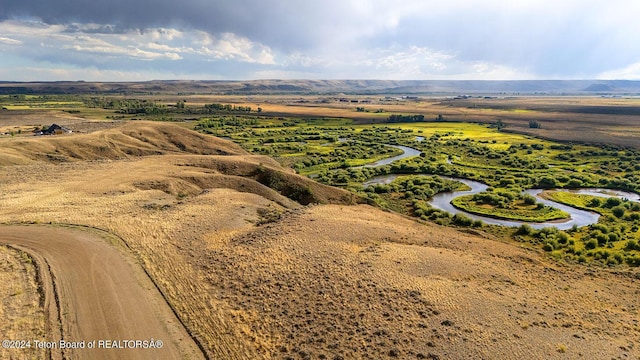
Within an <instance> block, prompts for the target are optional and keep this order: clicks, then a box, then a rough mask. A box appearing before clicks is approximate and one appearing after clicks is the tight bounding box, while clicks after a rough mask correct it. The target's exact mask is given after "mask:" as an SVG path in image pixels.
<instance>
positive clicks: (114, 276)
mask: <svg viewBox="0 0 640 360" xmlns="http://www.w3.org/2000/svg"><path fill="white" fill-rule="evenodd" d="M0 243H2V244H7V245H10V246H14V247H17V248H19V249H21V250H23V251H25V252H27V253H29V254H30V255H31V256H32V258H33V259H34V260H35V262H36V264H37V268H38V276H39V281H40V289H41V291H42V293H43V295H44V301H43V302H42V304H43V309H44V310H45V314H46V316H47V318H48V321H47V337H46V338H45V339H31V340H41V341H43V340H44V341H52V342H54V343H56V345H59V344H60V340H64V341H67V342H82V341H84V342H85V346H86V345H87V344H88V343H89V342H91V341H94V340H95V341H96V348H95V349H88V348H85V349H60V347H59V346H58V348H54V349H52V350H51V352H50V354H49V355H50V357H51V358H53V359H60V358H72V359H77V358H78V359H149V358H158V359H181V358H182V359H202V358H203V355H202V352H201V351H200V349H198V346H197V345H196V344H195V342H194V341H193V339H192V338H191V337H189V335H188V333H187V332H186V330H185V329H184V327H183V326H182V325H181V324H180V322H179V321H178V319H177V318H176V317H175V314H174V313H173V312H172V310H171V309H170V308H169V306H168V304H167V303H166V302H165V301H164V299H163V298H162V296H161V294H160V293H159V292H158V290H157V289H156V287H155V286H154V285H153V283H152V282H151V280H150V279H149V278H148V277H147V276H146V274H145V273H144V271H143V270H142V269H141V268H140V266H139V265H137V264H135V262H134V261H133V260H132V259H131V258H130V257H128V256H126V254H125V253H124V252H123V251H120V250H119V249H118V248H117V247H116V246H112V245H110V244H109V243H108V242H107V241H106V240H105V239H103V238H101V237H100V236H98V235H95V234H92V233H90V232H86V231H81V230H74V229H69V228H60V227H49V226H22V225H8V226H0ZM151 338H153V339H154V340H161V341H162V342H163V346H162V348H160V349H126V348H113V347H112V348H104V347H103V348H98V346H99V343H98V341H100V340H108V341H120V344H119V345H125V346H126V344H124V343H123V342H122V341H125V340H150V339H151ZM25 340H29V339H25ZM15 351H19V350H15ZM16 355H18V356H19V354H18V353H16Z"/></svg>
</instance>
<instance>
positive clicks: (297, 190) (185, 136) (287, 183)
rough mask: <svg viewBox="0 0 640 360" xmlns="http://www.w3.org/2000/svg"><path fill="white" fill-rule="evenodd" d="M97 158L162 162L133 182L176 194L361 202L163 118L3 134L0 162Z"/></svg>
mask: <svg viewBox="0 0 640 360" xmlns="http://www.w3.org/2000/svg"><path fill="white" fill-rule="evenodd" d="M145 159H146V160H145ZM95 160H107V161H136V162H140V161H144V162H145V163H148V162H152V163H157V164H160V167H161V168H162V167H163V168H164V169H158V170H157V171H154V172H152V173H150V174H149V176H148V178H147V179H145V180H144V181H136V182H135V186H136V187H138V188H142V189H156V190H162V191H164V192H166V193H168V194H172V195H176V196H178V195H180V196H183V195H195V194H198V193H201V192H202V191H204V190H206V189H211V188H229V189H234V190H237V191H242V192H251V193H256V194H259V195H261V196H263V197H266V198H268V199H271V200H275V201H276V202H278V203H280V204H281V205H284V206H286V207H291V206H292V204H291V203H289V202H288V201H287V200H286V199H287V198H288V199H291V200H294V201H295V202H297V203H300V204H303V205H306V204H310V203H341V204H343V203H359V202H362V199H361V198H359V197H357V196H355V195H353V194H351V193H350V192H347V191H344V190H341V189H337V188H332V187H329V186H325V185H322V184H319V183H316V182H314V181H312V180H310V179H307V178H305V177H301V176H299V175H296V174H295V173H293V171H292V170H291V169H287V168H283V167H282V166H280V164H278V163H277V162H276V161H275V160H273V159H271V158H269V157H266V156H259V155H251V154H249V153H248V152H246V151H245V150H243V149H242V148H241V147H240V146H239V145H237V144H235V143H233V142H232V141H228V140H224V139H220V138H217V137H213V136H210V135H204V134H200V133H197V132H195V131H192V130H188V129H185V128H182V127H180V126H177V125H173V124H167V123H158V122H142V121H135V122H129V123H124V124H123V125H122V126H119V127H116V128H113V129H107V130H102V131H96V132H93V133H90V134H72V135H61V136H39V137H32V138H24V137H23V138H15V139H3V140H2V146H1V148H0V166H11V165H28V164H35V163H48V164H66V163H73V162H76V163H77V162H82V161H95ZM274 192H275V193H274ZM276 194H280V195H281V196H283V197H284V198H278V196H276Z"/></svg>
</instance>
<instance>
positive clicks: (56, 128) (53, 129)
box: [34, 124, 72, 135]
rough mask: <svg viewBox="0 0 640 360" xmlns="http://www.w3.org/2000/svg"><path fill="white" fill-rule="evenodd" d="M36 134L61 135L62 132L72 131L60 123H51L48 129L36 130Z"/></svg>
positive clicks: (68, 132)
mask: <svg viewBox="0 0 640 360" xmlns="http://www.w3.org/2000/svg"><path fill="white" fill-rule="evenodd" d="M34 133H35V134H36V135H60V134H70V133H72V131H71V130H70V129H67V128H66V127H63V126H60V125H58V124H51V126H49V128H48V129H46V130H41V131H37V130H36V131H34Z"/></svg>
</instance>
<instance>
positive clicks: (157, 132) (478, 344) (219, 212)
mask: <svg viewBox="0 0 640 360" xmlns="http://www.w3.org/2000/svg"><path fill="white" fill-rule="evenodd" d="M0 145H1V146H0V149H2V150H0V159H3V163H4V164H5V165H4V166H3V167H2V171H0V182H1V183H2V184H3V192H2V193H1V194H0V222H8V223H12V222H39V223H49V222H51V223H54V224H55V223H61V224H79V225H86V226H93V227H98V228H101V229H104V230H107V231H109V232H111V233H113V234H115V235H117V236H119V237H121V238H122V239H124V241H125V242H126V243H127V244H128V246H129V248H130V251H131V252H132V254H133V256H134V257H135V258H136V259H138V261H139V263H140V265H141V266H143V267H144V268H145V269H146V270H147V272H148V273H149V274H150V276H151V278H152V279H153V281H154V282H155V283H156V284H157V285H158V286H159V288H160V289H161V291H162V293H163V295H164V297H165V298H166V300H167V301H168V302H169V303H170V304H171V306H172V307H173V308H174V309H175V311H176V313H177V314H178V316H179V317H180V319H181V320H182V321H183V322H184V323H185V324H186V326H187V328H188V330H189V332H190V333H191V334H192V335H193V336H194V337H195V338H196V339H197V340H198V341H199V342H200V343H201V344H202V345H203V346H204V348H205V349H206V352H207V354H208V356H209V357H210V358H212V359H248V358H274V359H283V358H293V359H309V358H312V359H323V358H327V359H340V358H342V359H352V358H354V359H358V358H363V359H383V358H406V359H411V358H432V359H437V358H440V359H468V358H514V359H515V358H538V359H541V358H545V359H579V358H585V359H586V358H593V359H600V358H637V357H638V356H639V355H640V348H638V345H637V344H638V343H640V327H639V324H638V322H637V321H638V320H637V319H638V305H637V290H636V289H637V285H636V281H637V280H636V278H635V277H634V276H637V274H635V275H634V274H633V273H615V272H614V271H611V270H607V269H605V268H588V267H583V266H577V265H562V264H558V263H555V262H553V261H552V260H550V259H547V258H545V257H544V255H542V254H539V253H537V252H533V251H531V250H526V249H522V248H519V247H517V246H515V245H512V244H505V243H502V242H498V241H496V240H491V239H489V238H487V237H481V236H478V235H473V234H465V233H461V232H458V231H456V230H454V229H450V228H444V227H441V226H437V225H435V224H431V223H417V222H415V221H413V220H411V219H408V218H405V217H402V216H400V215H397V214H394V213H390V212H384V211H381V210H380V209H377V208H374V207H371V206H368V205H348V203H353V202H356V200H355V199H353V198H350V197H348V196H346V195H347V193H346V192H344V191H342V190H338V189H332V188H328V187H324V186H321V185H319V184H315V183H313V182H312V181H310V180H308V179H304V178H300V177H298V176H296V175H294V174H291V172H290V171H289V170H287V169H283V168H281V167H280V166H279V165H278V164H277V163H276V162H275V161H273V160H271V159H269V158H267V157H263V156H252V155H248V154H247V153H245V152H244V151H243V150H242V149H240V148H239V146H237V145H235V144H233V143H231V142H228V141H224V140H221V139H215V138H212V137H208V136H204V135H200V134H196V133H194V132H190V131H187V130H185V129H182V128H180V127H176V126H172V125H166V124H158V123H144V122H132V123H128V124H124V125H123V126H122V127H118V128H114V129H108V130H103V131H98V132H95V133H92V134H89V135H70V136H66V135H65V136H61V137H56V138H33V139H7V138H5V139H0ZM7 154H8V155H7ZM43 154H56V156H55V157H54V158H51V157H50V156H46V155H43ZM6 159H9V160H6ZM257 169H269V170H270V171H273V172H276V173H278V174H282V175H281V176H282V177H281V178H279V179H280V181H282V182H284V183H289V182H299V183H300V184H304V185H305V186H308V187H309V188H310V189H311V191H312V193H313V194H314V195H315V196H316V197H317V199H319V201H320V202H323V203H324V204H320V205H313V206H302V205H301V204H299V203H297V202H295V201H293V200H291V199H289V198H287V197H285V196H283V195H282V194H281V192H278V191H276V190H274V189H272V188H270V187H268V186H266V185H264V184H262V183H259V182H258V181H257V180H259V179H258V178H257V176H256V175H255V174H256V171H257ZM260 171H264V170H260ZM330 203H333V204H330ZM480 235H482V234H480ZM3 251H4V252H1V251H0V256H4V255H2V254H4V253H6V250H3ZM10 258H11V259H14V260H11V261H13V263H15V262H16V261H17V260H15V255H12V256H11V257H10ZM16 266H17V265H16ZM20 271H23V270H20ZM23 273H24V271H23ZM12 276H14V275H12ZM13 282H15V280H13ZM13 286H15V284H14V285H13ZM7 306H14V305H12V304H5V303H3V304H2V309H0V311H5V312H6V311H7V309H8V307H7ZM22 316H24V317H27V316H28V315H27V313H25V315H22Z"/></svg>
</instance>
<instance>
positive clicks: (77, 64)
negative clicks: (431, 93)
mask: <svg viewBox="0 0 640 360" xmlns="http://www.w3.org/2000/svg"><path fill="white" fill-rule="evenodd" d="M638 14H640V2H639V1H637V0H607V1H602V0H482V1H480V0H448V1H443V0H437V1H436V0H402V1H397V0H108V1H105V0H93V1H86V0H0V80H12V81H13V80H17V81H36V80H86V81H92V80H94V81H122V80H131V81H133V80H151V79H211V80H216V79H230V80H231V79H265V78H268V79H285V78H286V79H291V78H293V79H398V80H403V79H487V80H492V79H495V80H503V79H594V78H599V79H636V80H640V41H638V38H639V37H640V20H639V19H638Z"/></svg>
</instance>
